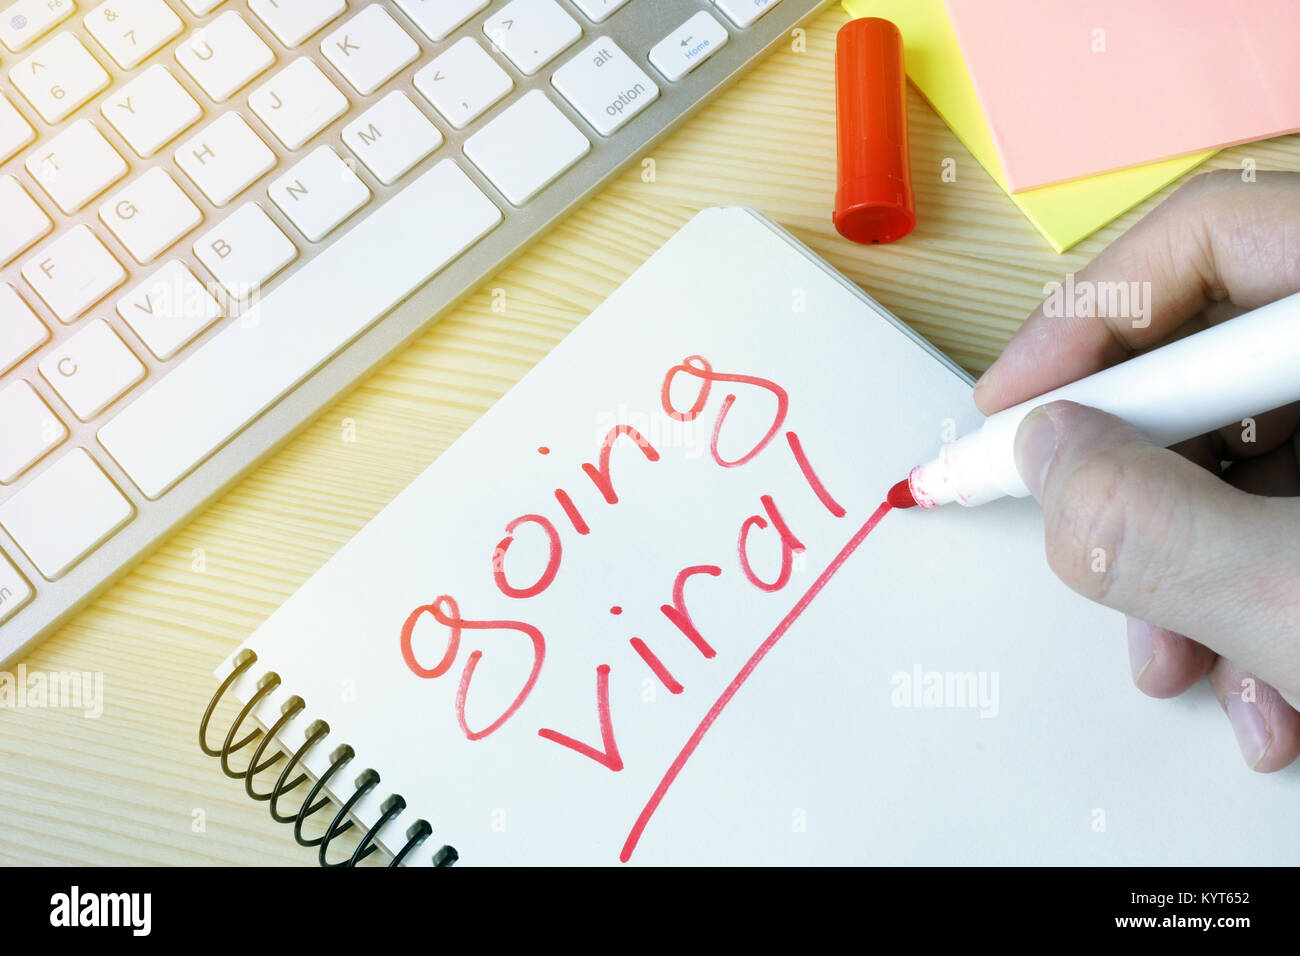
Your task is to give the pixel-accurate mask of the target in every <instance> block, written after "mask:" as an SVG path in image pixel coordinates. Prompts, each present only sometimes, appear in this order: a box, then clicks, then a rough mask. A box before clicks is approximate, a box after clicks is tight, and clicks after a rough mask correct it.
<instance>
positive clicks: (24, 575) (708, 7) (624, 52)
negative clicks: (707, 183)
mask: <svg viewBox="0 0 1300 956" xmlns="http://www.w3.org/2000/svg"><path fill="white" fill-rule="evenodd" d="M823 2H824V0H499V2H491V0H391V2H359V0H104V2H98V0H96V2H86V0H82V2H74V0H17V2H13V0H0V663H2V662H7V661H8V660H9V659H11V658H13V657H14V656H16V655H17V654H19V653H20V652H21V651H22V650H23V649H24V648H25V647H27V646H29V645H30V644H31V643H32V642H33V641H35V640H38V639H39V638H40V637H42V636H43V635H45V634H47V633H49V632H50V631H51V630H52V629H53V628H54V627H55V626H57V625H58V624H59V623H60V622H61V621H63V620H64V619H66V617H67V616H68V615H69V614H70V613H71V612H72V611H74V610H75V609H76V608H77V607H79V606H80V605H82V604H84V603H85V602H86V601H87V600H89V598H90V597H92V596H93V595H94V594H95V593H96V592H97V591H98V590H100V589H101V588H102V587H103V586H105V585H106V584H107V583H108V582H109V581H111V580H112V579H113V578H114V577H115V576H117V575H118V574H120V573H121V572H122V571H123V570H125V569H126V568H127V567H129V566H130V565H131V564H132V563H133V562H135V561H136V560H139V558H141V557H143V556H144V555H145V554H147V553H148V552H149V551H150V550H151V549H152V548H153V547H155V546H156V545H157V544H158V543H159V541H160V540H161V539H162V538H163V537H164V536H165V535H167V534H168V533H169V532H170V531H171V530H173V529H174V528H175V527H176V526H177V525H178V524H179V523H181V522H182V521H184V520H186V519H187V518H188V517H189V516H191V515H192V514H193V513H194V512H195V511H197V510H198V509H199V508H201V507H202V506H203V505H205V504H206V503H207V502H208V501H210V500H212V498H214V497H215V496H216V495H217V494H219V493H220V492H221V491H222V490H224V489H225V488H227V487H229V485H230V484H232V483H233V482H234V481H235V480H236V479H237V478H238V477H239V476H240V475H241V474H243V473H244V472H246V471H247V470H248V469H249V468H251V467H252V466H253V465H254V464H255V463H256V462H258V461H259V460H261V459H262V458H264V457H265V456H266V455H267V454H269V453H270V452H271V451H272V450H274V449H275V448H276V447H277V446H278V445H279V444H281V443H282V442H283V441H284V440H285V439H287V437H288V436H289V435H291V434H292V433H293V432H294V431H296V430H297V429H298V428H300V427H301V426H302V425H303V424H304V423H305V422H306V421H309V420H310V419H311V417H312V416H314V415H315V414H317V413H319V412H320V411H321V410H322V409H324V408H326V407H328V405H329V404H330V403H331V402H333V401H334V400H335V399H336V398H337V397H338V396H339V395H340V394H341V393H342V392H343V391H345V390H346V389H347V388H348V387H349V386H350V385H352V384H354V383H355V382H356V381H357V380H358V379H359V378H360V377H361V376H363V375H365V374H366V373H367V372H369V371H370V370H371V369H373V368H374V367H375V366H376V365H377V364H379V363H380V362H382V361H383V360H384V359H385V358H387V357H388V356H390V355H392V354H393V353H394V352H396V351H397V350H398V349H400V348H401V347H402V346H403V345H405V344H406V343H407V342H409V341H410V340H411V339H412V338H413V337H414V336H415V335H417V334H418V333H419V332H420V331H421V330H422V329H423V328H424V327H425V326H427V324H428V323H429V322H431V321H433V320H434V319H435V318H436V317H437V316H438V315H439V314H440V313H442V312H443V311H445V310H446V309H447V308H448V307H450V306H451V305H452V304H454V303H455V302H456V301H458V300H459V299H460V298H462V297H464V296H465V295H466V294H468V293H469V292H471V291H473V290H474V289H475V288H476V287H477V286H478V285H479V284H480V283H482V282H483V281H484V280H485V279H486V278H488V277H489V276H490V275H491V274H492V273H493V272H494V271H495V270H496V269H498V268H499V267H500V266H501V265H502V264H503V263H504V262H505V261H506V260H508V259H509V258H510V257H511V256H513V255H515V254H517V253H518V252H519V251H520V250H521V249H522V248H524V247H525V246H526V245H527V244H528V242H529V241H531V240H532V239H534V238H536V236H537V235H539V234H540V233H541V232H543V231H544V230H545V229H546V228H548V227H549V226H550V225H552V224H553V223H554V222H556V221H557V220H558V219H559V218H560V217H561V216H562V215H563V214H564V213H565V212H566V211H567V210H568V209H570V208H572V207H573V206H574V205H575V204H576V203H578V202H580V201H581V200H582V199H584V198H585V197H586V196H587V195H589V194H590V193H591V192H593V191H594V190H595V189H597V188H599V186H601V185H602V184H603V183H604V182H606V181H608V179H609V178H610V177H611V176H613V175H615V174H616V173H617V172H618V171H619V170H620V169H621V168H622V167H624V166H625V165H626V164H627V163H628V162H630V161H633V160H635V159H637V158H638V157H639V156H640V155H642V154H643V153H644V151H645V150H646V149H647V148H648V147H649V146H650V145H651V144H653V143H654V142H655V141H656V140H657V139H658V138H659V137H661V136H662V135H663V134H664V133H665V132H666V131H667V130H668V129H670V128H671V127H672V126H673V125H675V124H676V123H677V122H679V121H680V120H681V119H682V118H683V117H685V116H686V115H687V114H689V113H690V112H691V111H693V110H694V109H695V108H696V107H698V106H699V105H700V104H701V103H703V102H704V101H705V100H706V99H708V98H709V97H710V96H711V95H712V94H714V93H715V92H717V91H718V90H719V89H721V88H722V87H723V86H725V85H726V84H727V83H728V82H729V81H730V80H732V79H734V78H735V77H736V76H737V75H738V74H739V73H741V72H742V71H743V70H744V69H745V68H746V67H747V66H748V65H749V64H750V63H752V62H753V61H754V60H755V59H756V58H757V57H758V56H760V55H761V54H762V53H763V52H764V51H765V50H766V49H768V48H770V47H772V46H773V45H774V44H776V43H779V42H781V41H782V39H783V38H784V36H785V35H786V33H787V31H788V30H789V29H790V28H791V27H793V26H794V25H796V24H797V23H799V22H800V21H801V20H803V19H804V18H806V17H807V16H808V15H809V14H810V13H811V12H813V11H814V10H816V9H817V8H818V7H819V6H821V5H822V3H823Z"/></svg>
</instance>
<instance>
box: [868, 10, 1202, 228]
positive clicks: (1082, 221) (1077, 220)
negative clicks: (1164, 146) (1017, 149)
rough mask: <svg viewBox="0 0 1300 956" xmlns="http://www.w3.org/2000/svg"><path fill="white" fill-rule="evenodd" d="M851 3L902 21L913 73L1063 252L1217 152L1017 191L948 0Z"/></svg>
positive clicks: (1000, 182)
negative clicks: (1004, 164)
mask: <svg viewBox="0 0 1300 956" xmlns="http://www.w3.org/2000/svg"><path fill="white" fill-rule="evenodd" d="M844 9H845V10H847V11H848V12H849V15H850V16H854V17H884V18H885V19H886V20H892V21H893V22H894V24H896V25H897V27H898V29H899V32H901V33H902V34H903V57H904V60H905V62H906V65H907V76H908V78H909V79H910V80H911V81H912V83H913V85H915V86H916V88H917V89H918V90H920V92H921V95H922V96H924V97H925V98H926V99H927V100H928V101H929V102H930V105H931V106H933V107H934V111H935V112H936V113H938V114H939V116H940V117H941V118H942V119H943V121H944V122H945V123H947V124H948V125H949V126H950V127H952V131H953V132H954V133H956V134H957V138H958V139H959V140H961V141H962V143H963V144H964V145H965V146H966V148H967V149H969V150H970V151H971V154H972V155H973V156H974V157H975V158H976V159H977V160H978V161H979V163H980V165H981V166H983V167H984V168H985V169H986V170H988V173H989V175H990V176H992V177H993V179H994V180H995V181H996V182H997V184H998V185H999V186H1001V187H1002V189H1003V191H1004V192H1006V194H1007V195H1008V196H1009V197H1010V198H1011V201H1012V202H1014V203H1015V204H1016V205H1017V206H1019V207H1020V211H1021V212H1023V213H1024V214H1025V217H1026V218H1027V219H1028V220H1029V221H1030V222H1032V223H1033V224H1034V226H1035V228H1037V229H1038V231H1039V232H1041V233H1042V234H1043V236H1044V237H1045V238H1046V239H1047V241H1048V242H1050V243H1051V244H1052V248H1054V249H1055V250H1056V251H1057V252H1064V251H1065V250H1066V249H1068V248H1070V246H1072V245H1074V244H1075V243H1076V242H1078V241H1079V240H1080V239H1083V238H1085V237H1087V236H1089V235H1091V234H1092V233H1094V232H1096V231H1097V230H1098V229H1100V228H1101V227H1102V226H1104V225H1106V223H1108V222H1110V221H1111V220H1112V219H1114V218H1115V217H1116V216H1118V215H1120V214H1121V213H1122V212H1124V211H1125V210H1127V209H1130V208H1132V207H1133V206H1135V205H1137V204H1138V203H1140V202H1141V201H1142V200H1144V199H1146V198H1147V197H1148V196H1150V195H1151V194H1152V193H1154V192H1155V191H1156V190H1158V189H1160V188H1161V187H1163V186H1165V185H1167V184H1168V183H1170V182H1172V181H1173V180H1175V179H1177V178H1178V177H1179V176H1181V175H1182V174H1183V173H1185V172H1187V171H1188V170H1189V169H1192V168H1193V167H1195V166H1197V165H1199V164H1200V163H1203V162H1205V160H1206V159H1208V158H1209V157H1210V156H1213V155H1214V151H1213V150H1211V151H1210V152H1208V153H1197V154H1196V155H1194V156H1180V157H1179V158H1177V159H1166V160H1163V161H1162V162H1158V163H1148V164H1147V165H1145V166H1135V167H1133V168H1131V169H1121V170H1119V171H1117V172H1113V173H1106V174H1104V175H1101V176H1093V177H1090V178H1088V179H1079V180H1075V181H1074V182H1069V183H1062V184H1061V185H1059V186H1045V187H1043V188H1042V189H1031V190H1029V191H1027V192H1020V193H1015V194H1012V192H1011V190H1010V188H1009V187H1008V186H1007V179H1006V176H1004V175H1003V173H1002V165H1001V163H1000V162H999V161H998V154H997V150H996V148H995V147H994V145H993V137H992V136H991V135H990V134H989V128H988V125H987V124H986V123H985V122H984V113H983V111H982V110H981V109H980V101H979V97H978V96H977V95H976V93H975V86H974V84H972V83H971V79H970V74H969V73H967V72H966V63H965V61H964V60H963V59H962V54H961V46H960V45H959V44H958V42H957V36H956V34H955V33H953V30H952V26H951V25H950V24H949V22H948V14H947V11H946V10H945V9H944V5H943V0H844ZM1062 108H1063V109H1064V108H1068V104H1062Z"/></svg>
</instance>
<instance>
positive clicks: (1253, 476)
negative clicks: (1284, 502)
mask: <svg viewBox="0 0 1300 956" xmlns="http://www.w3.org/2000/svg"><path fill="white" fill-rule="evenodd" d="M1223 480H1224V481H1226V482H1228V483H1229V484H1231V485H1232V486H1233V487H1234V488H1240V489H1241V490H1242V491H1245V492H1247V493H1249V494H1252V495H1269V496H1271V497H1278V498H1294V497H1296V496H1297V495H1300V465H1297V463H1296V452H1295V447H1294V439H1293V440H1292V441H1290V442H1287V443H1286V444H1285V445H1283V446H1281V447H1279V448H1274V449H1273V450H1272V451H1270V452H1268V453H1266V454H1263V455H1259V456H1258V457H1255V458H1243V459H1242V460H1240V461H1234V462H1233V463H1232V464H1231V465H1229V466H1228V467H1227V469H1226V470H1225V471H1224V472H1223Z"/></svg>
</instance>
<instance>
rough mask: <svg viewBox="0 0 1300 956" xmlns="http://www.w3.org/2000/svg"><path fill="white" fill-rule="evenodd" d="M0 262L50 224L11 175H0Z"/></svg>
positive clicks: (6, 260) (12, 256)
mask: <svg viewBox="0 0 1300 956" xmlns="http://www.w3.org/2000/svg"><path fill="white" fill-rule="evenodd" d="M0 210H4V214H3V215H2V216H0V266H5V265H8V264H9V263H10V261H11V260H12V259H13V258H14V256H16V255H18V254H19V253H20V252H25V251H26V250H27V249H29V248H30V247H31V245H32V243H34V242H35V241H36V240H37V239H39V238H41V236H43V235H45V234H46V233H47V232H49V231H50V230H51V229H53V228H54V223H52V222H50V217H49V216H47V215H45V211H44V210H43V209H41V207H40V206H38V205H36V203H35V202H33V201H32V197H31V196H29V195H27V190H25V189H23V187H22V184H21V183H19V182H18V180H16V179H14V178H13V177H12V176H0Z"/></svg>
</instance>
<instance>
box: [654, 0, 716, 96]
mask: <svg viewBox="0 0 1300 956" xmlns="http://www.w3.org/2000/svg"><path fill="white" fill-rule="evenodd" d="M726 43H727V28H726V27H724V26H723V25H722V24H721V23H719V22H718V21H717V19H716V18H714V17H712V16H710V15H709V14H708V13H706V12H705V11H703V10H701V11H700V12H699V13H697V14H695V16H693V17H691V18H690V19H689V20H687V21H686V22H685V23H683V24H682V25H681V26H680V27H678V28H677V29H676V30H674V31H673V32H672V33H670V34H668V36H666V37H664V38H663V39H662V40H660V41H659V42H658V43H656V44H655V45H654V46H653V47H652V48H651V49H650V62H651V63H653V64H654V68H655V69H656V70H658V71H659V72H660V73H662V74H663V75H664V78H665V79H668V80H673V81H676V80H680V79H681V78H682V77H683V76H685V75H686V74H687V73H689V72H691V70H693V69H695V68H696V67H697V66H699V65H700V64H701V63H703V62H704V61H705V60H707V59H708V58H709V57H711V56H713V54H714V53H716V52H717V51H718V50H720V49H722V47H723V46H725V45H726Z"/></svg>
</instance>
